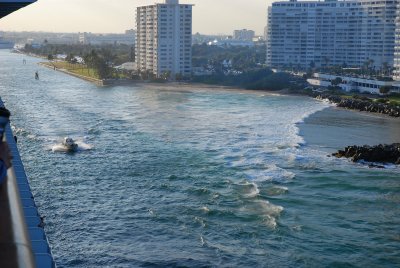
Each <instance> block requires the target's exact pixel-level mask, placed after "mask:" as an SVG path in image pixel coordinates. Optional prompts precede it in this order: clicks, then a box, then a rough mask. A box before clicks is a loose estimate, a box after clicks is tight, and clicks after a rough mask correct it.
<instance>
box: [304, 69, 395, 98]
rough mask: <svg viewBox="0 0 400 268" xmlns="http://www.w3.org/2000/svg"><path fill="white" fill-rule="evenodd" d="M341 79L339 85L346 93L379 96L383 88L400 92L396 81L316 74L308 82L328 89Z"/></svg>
mask: <svg viewBox="0 0 400 268" xmlns="http://www.w3.org/2000/svg"><path fill="white" fill-rule="evenodd" d="M337 78H340V81H341V82H340V83H339V84H338V85H337V86H338V87H340V88H341V89H342V90H344V91H346V92H361V93H371V94H379V95H382V94H381V93H380V89H381V88H382V87H388V88H390V91H391V92H393V93H395V92H396V93H398V92H400V90H399V89H400V87H399V85H398V84H397V83H396V82H395V81H382V80H379V79H375V78H373V77H367V76H365V77H359V76H350V75H347V76H346V75H339V76H338V75H334V74H325V73H314V74H313V77H312V78H309V79H307V82H308V83H309V84H310V85H312V86H314V87H322V88H328V87H330V86H332V81H334V80H335V79H337Z"/></svg>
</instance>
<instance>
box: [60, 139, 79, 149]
mask: <svg viewBox="0 0 400 268" xmlns="http://www.w3.org/2000/svg"><path fill="white" fill-rule="evenodd" d="M62 145H63V146H64V147H65V149H66V150H67V151H69V152H75V151H76V150H78V144H76V143H75V141H74V140H73V139H72V138H69V137H66V138H64V140H63V142H62Z"/></svg>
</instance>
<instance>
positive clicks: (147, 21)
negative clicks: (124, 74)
mask: <svg viewBox="0 0 400 268" xmlns="http://www.w3.org/2000/svg"><path fill="white" fill-rule="evenodd" d="M192 7H193V5H186V4H179V0H165V1H164V2H163V3H160V4H154V5H150V6H142V7H138V8H137V13H136V24H137V29H136V30H137V38H136V63H137V69H138V71H140V72H142V73H143V72H151V73H152V74H153V75H155V76H156V77H169V78H172V79H174V78H177V77H187V76H190V75H191V73H192Z"/></svg>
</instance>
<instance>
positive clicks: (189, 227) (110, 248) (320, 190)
mask: <svg viewBox="0 0 400 268" xmlns="http://www.w3.org/2000/svg"><path fill="white" fill-rule="evenodd" d="M22 59H23V56H21V55H15V54H10V53H9V52H6V51H0V60H1V64H0V95H1V97H2V99H3V100H4V101H5V103H6V105H7V107H8V108H9V109H10V110H12V112H13V118H12V121H13V127H14V130H15V132H16V134H17V135H18V137H19V147H20V151H21V154H22V158H23V161H24V164H25V166H26V169H27V173H28V176H29V178H30V181H31V186H32V188H33V191H34V194H35V198H36V202H37V204H38V205H39V206H40V208H39V209H40V212H41V214H42V215H43V216H45V217H46V218H45V222H46V227H45V228H46V232H47V234H48V237H49V240H50V244H51V246H52V250H53V253H54V256H55V260H56V262H57V265H58V267H396V266H399V265H400V227H399V226H400V217H399V215H400V206H399V205H400V186H399V185H400V178H399V168H396V167H388V168H387V169H385V170H379V169H369V168H367V167H364V166H362V165H359V164H353V163H350V162H349V161H347V160H339V159H333V158H329V157H327V155H328V154H329V152H332V151H334V150H335V149H339V148H340V146H342V145H347V144H353V143H356V142H357V143H363V142H365V143H369V142H373V140H374V139H375V138H374V137H377V138H379V137H380V138H382V139H384V140H385V141H387V142H394V141H396V139H398V138H399V133H400V132H399V125H398V121H394V120H390V119H388V118H384V117H370V116H369V115H363V114H357V113H353V112H348V111H334V110H333V108H328V107H329V106H328V105H327V104H324V103H321V102H317V101H315V100H312V99H308V98H302V97H294V96H278V95H269V94H267V93H262V92H246V91H238V90H225V89H207V88H201V87H198V88H196V87H193V88H190V87H185V86H181V87H179V88H178V87H174V86H163V85H159V86H157V85H155V86H154V85H153V86H152V85H137V86H126V87H113V88H98V87H96V86H94V85H92V84H90V83H87V82H84V81H81V80H79V79H76V78H73V77H70V76H67V75H64V74H62V73H58V72H55V71H53V70H49V69H45V68H42V67H40V66H37V65H36V62H38V61H39V60H38V59H34V58H27V60H28V63H27V65H22ZM36 70H39V73H40V78H41V79H40V81H35V80H34V72H35V71H36ZM317 111H322V112H318V113H316V114H314V113H315V112H317ZM335 112H338V113H336V114H337V116H335ZM310 115H311V117H308V116H310ZM306 118H307V119H306ZM304 120H305V123H304V122H303V121H304ZM354 126H356V128H354V130H351V131H349V129H350V128H352V127H354ZM299 128H300V129H299ZM365 131H367V133H368V135H365ZM385 133H391V134H390V135H389V134H388V135H386V134H385ZM384 134H385V135H384ZM64 136H72V137H74V138H75V139H77V140H78V141H79V142H80V144H81V146H82V148H83V149H82V150H81V151H79V152H78V153H75V154H63V153H57V152H53V151H52V148H53V147H54V146H55V145H57V144H59V143H60V141H61V140H62V138H63V137H64ZM324 137H326V142H324ZM376 143H378V141H376Z"/></svg>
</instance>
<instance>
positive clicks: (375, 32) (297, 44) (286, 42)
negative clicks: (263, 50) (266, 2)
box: [267, 0, 400, 69]
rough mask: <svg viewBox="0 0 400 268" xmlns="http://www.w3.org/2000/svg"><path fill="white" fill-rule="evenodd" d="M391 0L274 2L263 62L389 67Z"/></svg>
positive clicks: (392, 42)
mask: <svg viewBox="0 0 400 268" xmlns="http://www.w3.org/2000/svg"><path fill="white" fill-rule="evenodd" d="M397 3H398V1H394V0H348V1H347V0H345V1H336V0H325V1H304V2H303V1H299V2H297V1H296V0H291V1H289V2H287V1H283V2H275V3H273V4H272V6H271V7H269V9H268V23H267V65H269V66H271V67H283V66H287V67H288V66H299V67H303V68H304V67H305V68H307V67H309V66H317V67H319V66H332V65H336V66H348V67H363V66H367V67H368V68H375V69H381V68H390V67H393V65H394V49H395V29H396V24H395V20H396V11H397ZM399 36H400V32H399ZM399 61H400V60H399Z"/></svg>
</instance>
